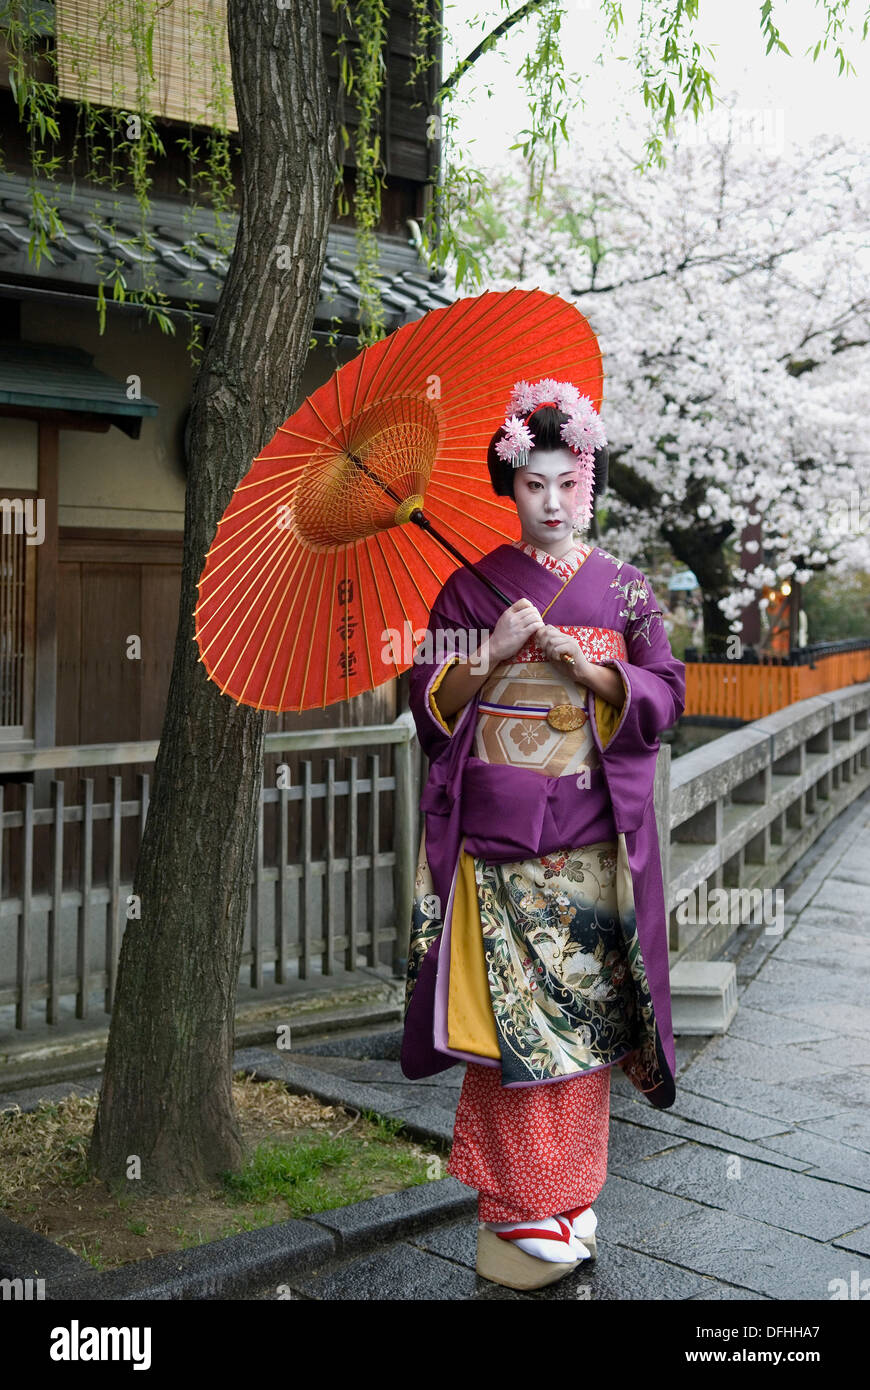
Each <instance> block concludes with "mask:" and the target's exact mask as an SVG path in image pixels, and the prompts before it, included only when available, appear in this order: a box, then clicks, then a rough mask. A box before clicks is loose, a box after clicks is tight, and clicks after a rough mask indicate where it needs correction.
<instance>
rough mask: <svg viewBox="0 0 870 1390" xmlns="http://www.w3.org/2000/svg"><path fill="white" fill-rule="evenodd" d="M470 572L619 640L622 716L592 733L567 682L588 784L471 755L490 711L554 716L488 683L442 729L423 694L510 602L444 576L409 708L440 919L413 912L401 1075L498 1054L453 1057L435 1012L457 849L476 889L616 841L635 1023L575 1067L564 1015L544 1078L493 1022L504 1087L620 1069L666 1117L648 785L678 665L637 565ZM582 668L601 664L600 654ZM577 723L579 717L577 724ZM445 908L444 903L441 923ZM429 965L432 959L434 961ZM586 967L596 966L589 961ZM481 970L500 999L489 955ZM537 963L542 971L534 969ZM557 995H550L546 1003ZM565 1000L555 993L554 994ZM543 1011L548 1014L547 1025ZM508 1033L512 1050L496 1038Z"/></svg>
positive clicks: (494, 563) (471, 580) (495, 556)
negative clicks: (582, 730)
mask: <svg viewBox="0 0 870 1390" xmlns="http://www.w3.org/2000/svg"><path fill="white" fill-rule="evenodd" d="M476 568H477V569H479V570H480V571H481V572H482V573H484V574H486V575H487V576H488V577H490V578H491V579H492V580H493V581H494V582H495V583H496V584H497V585H498V586H499V588H500V589H502V590H503V592H504V593H505V594H506V595H507V596H508V597H509V598H510V600H511V602H515V601H516V600H517V599H520V598H528V599H530V600H531V602H532V603H534V604H535V606H536V607H537V608H538V609H539V611H540V612H541V613H542V616H543V619H544V621H545V622H546V623H550V624H553V625H555V626H557V627H561V628H563V629H567V630H568V631H571V632H575V630H576V633H577V635H578V640H580V633H581V632H583V633H584V634H585V635H586V636H587V637H588V634H589V633H592V634H598V635H599V636H600V635H601V634H603V635H604V636H605V637H608V638H610V639H612V641H613V642H616V643H618V644H619V645H618V647H616V648H615V647H611V648H610V650H617V649H618V650H620V651H624V652H625V657H624V658H621V657H615V656H607V657H605V658H604V660H603V661H602V662H601V664H603V665H607V666H611V667H613V668H615V669H616V670H618V671H619V673H620V676H621V678H622V682H623V686H624V689H625V701H624V704H623V706H622V708H621V710H620V711H619V713H618V716H616V715H615V712H614V711H612V710H611V713H614V722H616V719H617V717H618V722H616V727H615V731H613V732H612V733H611V735H610V736H609V737H608V738H607V739H606V741H605V740H602V738H601V735H600V730H599V724H598V718H597V717H596V709H595V705H596V700H595V696H594V694H593V692H592V691H591V690H588V689H586V688H585V687H582V686H580V687H577V691H578V698H579V699H581V700H582V699H583V696H585V711H586V715H588V729H587V738H588V735H589V734H590V733H591V739H589V740H588V746H589V747H591V743H592V739H594V748H592V754H591V756H589V757H587V763H588V766H585V767H584V769H583V771H584V777H585V780H582V779H578V778H577V777H575V776H573V775H557V776H550V775H546V773H543V772H541V771H537V770H535V769H534V768H532V767H527V766H511V765H507V764H505V763H502V762H500V761H498V759H497V758H490V757H479V756H476V755H475V750H476V749H477V751H478V752H485V748H484V746H483V745H482V744H481V743H480V742H479V741H478V742H477V743H476V741H475V740H476V738H477V739H478V740H479V739H480V737H481V735H480V727H481V720H482V719H484V718H485V717H486V714H485V713H484V711H486V712H487V713H488V714H489V716H490V718H491V719H495V718H496V716H498V715H499V714H500V713H505V714H506V715H507V713H508V712H509V711H510V710H511V709H512V708H513V709H514V710H519V711H520V714H518V715H515V716H514V718H515V719H516V720H517V721H519V723H522V720H521V717H520V716H521V714H522V712H523V710H524V708H527V709H528V711H529V720H528V721H526V723H528V725H529V727H531V720H532V718H534V717H537V718H539V719H540V718H542V717H543V715H544V714H545V712H546V709H547V707H548V704H549V707H552V703H553V700H552V699H551V700H549V701H546V700H545V703H544V705H543V706H536V705H534V704H531V703H528V704H526V703H524V702H521V703H519V704H515V705H513V706H511V705H510V704H499V703H498V699H499V698H500V696H499V689H498V688H497V687H492V686H490V685H489V684H488V685H487V688H486V690H484V691H483V694H484V696H485V697H486V696H487V692H489V694H488V699H487V698H484V700H483V702H482V700H481V694H482V692H481V689H478V691H477V693H476V694H475V696H474V698H473V699H472V700H470V701H469V702H468V703H467V704H466V705H464V706H463V707H462V708H461V709H460V710H459V711H458V712H457V714H456V716H455V720H454V723H453V729H452V733H451V732H449V730H448V729H447V728H445V727H444V723H443V722H442V720H441V719H440V718H439V717H437V715H436V713H435V712H433V708H432V701H431V699H430V695H431V694H432V692H433V687H435V688H436V690H437V685H438V684H439V683H440V678H441V677H442V675H443V674H444V673H445V670H446V668H449V666H450V665H452V664H453V662H454V661H455V660H456V659H457V656H456V654H457V653H458V654H459V655H460V656H465V655H466V654H467V652H466V650H464V649H463V648H462V647H461V644H460V642H459V641H458V638H459V637H461V636H462V635H463V634H464V633H466V632H468V631H472V632H479V631H480V630H482V629H486V630H490V631H491V630H492V628H494V627H495V624H496V622H497V620H498V618H499V616H500V614H501V613H502V612H503V611H504V604H503V603H502V602H501V601H500V600H499V599H497V598H496V596H495V595H494V594H493V593H492V592H491V591H490V590H489V589H488V588H487V587H486V586H485V585H484V584H482V583H481V582H480V581H479V580H478V579H476V578H475V576H474V575H473V574H471V573H470V572H469V571H468V570H467V569H465V568H464V567H463V568H460V569H458V570H456V571H455V572H454V573H453V574H451V575H450V577H449V578H448V580H447V581H446V583H445V584H444V586H443V587H442V589H441V592H440V593H439V595H438V597H437V599H436V601H435V604H434V605H433V608H432V612H431V615H430V620H429V633H430V635H431V637H432V639H434V642H433V645H434V646H435V648H436V650H435V652H434V655H433V654H432V652H431V650H430V651H429V652H428V653H427V652H424V653H423V655H424V656H427V657H430V658H431V659H426V660H415V663H414V665H413V667H412V668H411V680H410V705H411V710H412V713H413V715H414V720H415V723H416V726H417V731H418V735H419V738H420V743H421V745H422V747H423V750H424V751H425V753H426V755H427V757H428V759H429V775H428V779H427V782H426V787H425V790H424V792H423V796H422V799H421V808H422V809H423V811H424V812H425V827H426V828H425V837H424V838H425V847H426V857H427V859H428V868H429V870H430V871H431V885H432V886H433V887H434V897H433V901H434V902H435V903H437V904H438V914H437V917H436V916H434V915H433V919H432V920H431V921H430V922H429V923H426V924H424V925H423V926H421V923H420V921H419V914H418V912H417V908H416V906H415V926H414V927H413V928H412V940H411V950H410V951H409V961H408V982H407V992H406V1010H405V1029H404V1038H403V1043H402V1053H401V1064H402V1071H403V1072H404V1074H405V1075H406V1076H407V1077H409V1078H411V1079H415V1078H418V1077H423V1076H430V1075H433V1074H434V1073H436V1072H439V1071H443V1070H444V1069H445V1068H447V1067H450V1066H453V1065H454V1064H455V1063H456V1062H457V1061H458V1060H461V1059H463V1058H465V1059H467V1060H469V1061H471V1060H473V1061H476V1062H482V1063H484V1064H487V1065H492V1066H496V1065H499V1063H498V1062H497V1061H496V1060H494V1058H493V1056H492V1054H490V1056H489V1057H487V1056H481V1055H476V1054H475V1053H474V1052H468V1051H463V1050H461V1049H460V1048H457V1047H455V1046H450V1045H448V1041H447V1032H446V1025H445V1007H446V1005H445V1002H444V1001H445V997H446V990H447V988H448V981H449V974H448V971H447V970H446V969H445V965H446V964H447V961H448V960H449V956H450V948H449V944H448V945H447V946H446V947H445V949H444V952H442V951H441V948H442V945H443V944H444V942H445V940H447V941H448V943H449V933H450V925H451V912H452V907H453V902H454V896H455V894H456V893H457V891H458V886H459V885H458V866H459V863H460V857H461V854H462V855H470V856H473V857H474V863H475V865H476V866H477V869H478V877H477V882H478V884H483V883H484V882H485V881H486V873H487V866H489V865H504V864H511V865H514V864H517V863H518V862H519V861H529V860H530V859H532V858H534V857H536V856H542V857H543V858H542V860H541V862H542V863H544V864H545V865H546V864H547V863H548V861H547V858H546V857H547V856H548V855H551V854H553V853H554V852H557V851H563V850H565V849H566V848H569V849H570V848H571V847H582V846H593V845H602V846H606V845H607V843H608V842H613V845H614V847H615V846H616V845H617V844H618V847H619V856H620V863H621V870H622V880H623V883H624V884H626V885H627V890H626V889H624V890H623V894H622V898H621V902H620V908H619V919H618V920H619V926H620V929H621V932H622V933H623V934H624V943H623V942H622V941H621V947H622V949H623V953H624V954H623V959H624V960H628V961H630V964H631V980H630V981H629V985H628V987H629V988H631V986H632V984H633V987H634V991H635V994H634V996H633V997H632V1000H631V1010H630V1014H629V1020H630V1029H631V1032H630V1034H629V1033H626V1031H625V1027H626V1026H628V1025H626V1024H625V1022H624V1019H623V1028H622V1032H621V1033H619V1030H618V1029H616V1030H615V1032H614V1033H613V1036H612V1037H611V1038H610V1042H609V1044H608V1043H607V1041H606V1039H605V1037H604V1033H605V1032H606V1029H605V1030H603V1031H601V1036H599V1035H598V1034H595V1037H594V1046H593V1051H592V1053H591V1054H586V1055H587V1056H588V1057H589V1058H590V1060H589V1061H587V1062H585V1063H584V1064H583V1065H582V1066H578V1065H575V1063H574V1062H572V1061H571V1060H570V1059H571V1058H576V1057H577V1056H578V1055H579V1053H577V1052H576V1051H574V1050H572V1049H571V1048H570V1046H568V1044H570V1042H571V1036H570V1027H571V1022H572V1019H575V1018H576V1017H577V1015H575V1014H572V1013H571V1012H570V1009H567V1008H566V1011H565V1012H564V1014H559V1015H558V1021H559V1023H560V1025H561V1027H562V1038H563V1040H564V1041H565V1043H566V1046H565V1048H564V1049H563V1050H562V1052H561V1053H560V1056H562V1058H563V1062H562V1065H561V1066H560V1067H554V1066H553V1065H552V1063H551V1062H550V1061H548V1057H549V1054H546V1053H545V1052H544V1051H542V1050H540V1049H538V1050H536V1049H535V1047H534V1046H533V1045H531V1044H529V1043H528V1041H526V1042H524V1043H523V1044H522V1045H519V1044H517V1043H516V1040H515V1037H514V1033H515V1031H516V1030H513V1032H511V1029H510V1028H506V1027H504V1026H502V1025H503V1020H501V1018H499V1025H500V1044H501V1048H502V1058H501V1065H502V1084H503V1085H534V1084H542V1083H546V1082H548V1081H553V1080H558V1079H561V1078H562V1077H564V1076H568V1075H577V1074H579V1073H580V1072H581V1071H584V1070H591V1069H593V1068H594V1067H595V1066H596V1065H598V1066H602V1065H612V1063H613V1062H614V1061H616V1060H619V1061H620V1064H621V1065H622V1066H623V1069H624V1071H625V1072H626V1074H627V1075H628V1076H629V1077H630V1079H631V1080H632V1082H633V1084H634V1085H635V1086H636V1087H637V1088H638V1089H639V1090H641V1091H642V1092H643V1093H644V1094H645V1095H646V1096H647V1097H648V1099H649V1101H650V1103H651V1104H652V1105H654V1106H656V1107H657V1108H660V1109H664V1108H666V1107H668V1106H670V1105H672V1104H673V1101H674V1096H675V1087H674V1070H675V1055H674V1041H673V1030H672V1024H671V1007H670V989H669V978H668V932H667V918H666V911H665V903H664V892H663V885H662V877H661V863H660V854H659V845H658V836H657V831H656V822H655V815H654V811H653V785H654V778H655V766H656V754H657V751H658V747H659V738H658V736H659V734H660V733H661V732H662V731H663V730H665V729H668V728H670V727H671V725H673V724H674V723H675V722H676V721H677V719H679V717H680V715H681V714H682V712H683V707H684V700H685V666H684V665H683V663H682V662H681V661H678V660H677V659H676V658H675V657H674V655H673V653H672V652H671V649H670V644H669V642H668V638H667V634H666V632H665V629H664V626H663V623H662V617H661V613H660V611H659V609H658V606H657V604H656V600H655V596H654V594H653V592H652V589H651V587H650V585H649V582H648V581H647V579H646V577H645V576H644V575H643V574H642V573H641V571H640V570H638V569H636V568H635V567H634V566H633V565H629V564H627V563H625V562H624V561H621V560H618V559H616V558H615V557H614V556H613V555H611V554H609V553H608V552H607V551H605V550H603V549H601V548H600V547H597V546H595V547H592V548H591V549H590V550H589V553H588V555H587V556H586V558H585V559H584V561H583V563H582V564H581V565H580V567H579V569H578V570H577V572H576V573H575V574H573V575H572V576H571V577H570V578H568V579H567V580H566V579H565V578H564V576H563V575H560V574H559V573H557V572H556V571H555V570H553V569H549V568H546V567H545V566H544V565H543V564H542V563H540V562H539V560H538V559H536V558H535V557H534V555H533V554H529V553H527V552H526V551H525V550H524V549H523V548H521V547H518V546H517V545H511V544H507V543H506V544H504V545H500V546H498V547H497V548H496V549H495V550H494V551H492V553H491V554H489V555H486V556H484V557H483V559H481V560H480V561H478V563H477V566H476ZM545 610H546V611H545ZM439 643H440V647H439ZM581 646H582V647H583V649H584V651H586V653H587V655H589V652H590V651H592V652H594V651H595V648H594V647H589V646H588V644H587V642H585V641H584V642H581ZM606 649H607V648H605V650H606ZM590 659H591V660H593V661H597V660H598V658H597V657H596V656H595V655H594V654H593V655H592V656H591V657H590ZM513 669H514V671H517V670H518V669H519V668H516V667H515V668H513ZM538 674H540V675H543V676H544V679H545V681H546V680H547V679H548V675H547V674H545V673H544V672H543V670H542V668H540V667H539V668H538ZM552 678H553V679H554V680H562V681H564V680H565V679H566V677H565V676H564V674H562V675H559V674H558V673H553V675H552ZM514 688H515V687H514ZM527 688H528V690H530V691H534V690H535V689H536V688H537V687H535V686H533V685H529V686H528V687H527ZM540 688H541V689H546V688H547V687H546V685H544V686H541V687H540ZM493 689H495V691H496V697H495V700H493V695H492V691H493ZM581 692H582V693H581ZM436 698H437V696H436ZM514 698H516V697H514ZM556 698H557V699H558V698H559V697H558V696H557V697H556ZM584 717H585V716H584V715H582V714H581V715H580V718H581V719H583V718H584ZM537 728H539V729H541V730H544V725H543V724H539V725H538V726H537ZM476 731H477V733H476ZM514 736H516V735H514ZM530 746H534V744H532V745H530ZM596 750H597V752H596ZM569 770H571V771H574V770H576V769H574V768H570V769H569ZM547 872H548V873H549V869H548V870H547ZM580 877H582V874H581V875H580ZM519 881H521V880H519ZM481 893H483V890H482V889H481ZM500 894H501V896H499V895H500ZM504 897H505V895H504V888H503V885H500V886H499V885H496V887H495V890H494V891H493V890H492V887H491V885H490V890H489V897H488V901H489V902H490V904H493V903H495V902H503V901H504ZM481 901H483V897H482V898H481ZM563 901H564V899H563ZM441 905H446V906H445V908H444V911H443V918H444V920H443V921H442V920H441ZM439 954H441V956H442V959H441V961H440V965H439ZM520 954H522V952H521V953H520ZM445 958H446V959H445ZM582 959H583V960H589V959H590V956H589V954H588V950H587V954H586V955H585V956H583V957H582ZM593 963H594V962H593ZM525 964H528V961H526V962H525ZM487 968H488V970H489V975H490V981H491V983H492V984H493V989H495V988H496V981H495V977H494V974H493V956H492V954H491V953H490V955H489V958H488V967H487ZM537 968H538V970H539V971H540V970H541V969H542V967H541V965H540V962H538V965H537ZM596 968H597V966H596ZM623 973H624V972H623ZM439 977H440V978H439ZM602 978H603V976H602ZM529 979H530V980H531V985H530V988H531V989H532V990H534V989H535V988H536V984H535V980H534V977H533V976H531V975H530V976H529ZM550 983H551V984H552V982H550ZM523 988H524V985H523V981H522V980H520V981H519V986H518V989H514V990H513V991H512V992H511V993H510V994H506V995H504V997H505V998H509V999H511V1000H514V1001H516V1000H517V998H518V997H519V996H522V994H523ZM559 993H560V991H559V990H558V989H554V997H558V996H559ZM561 993H562V995H565V991H564V990H562V991H561ZM493 997H494V998H495V995H494V996H493ZM541 997H542V996H541ZM565 997H567V996H565ZM635 999H636V1007H635ZM520 1002H522V999H521V1000H520ZM552 1012H553V1011H552V1009H551V1015H552ZM566 1020H567V1032H566V1027H565V1021H566ZM511 1027H512V1025H511ZM509 1034H510V1036H509ZM617 1034H619V1035H618V1036H617ZM508 1037H509V1042H510V1046H508V1045H507V1044H506V1042H505V1039H506V1038H508ZM596 1048H597V1049H598V1051H597V1052H596V1050H595V1049H596ZM542 1058H543V1060H542ZM565 1058H567V1059H568V1060H567V1061H565V1060H564V1059H565Z"/></svg>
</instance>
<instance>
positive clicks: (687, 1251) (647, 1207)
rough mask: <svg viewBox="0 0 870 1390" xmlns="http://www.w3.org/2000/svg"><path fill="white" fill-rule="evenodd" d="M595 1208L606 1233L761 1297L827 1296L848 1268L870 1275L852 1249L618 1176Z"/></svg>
mask: <svg viewBox="0 0 870 1390" xmlns="http://www.w3.org/2000/svg"><path fill="white" fill-rule="evenodd" d="M599 1206H600V1208H601V1210H599ZM595 1211H596V1214H597V1215H598V1219H599V1221H602V1219H603V1218H606V1219H607V1221H608V1224H609V1228H610V1238H611V1240H618V1241H619V1243H620V1244H622V1245H628V1246H630V1247H631V1248H632V1249H635V1250H640V1251H641V1252H642V1253H644V1254H647V1255H651V1256H653V1257H658V1258H659V1259H664V1260H668V1261H669V1262H670V1263H673V1264H678V1265H680V1266H682V1267H683V1268H686V1269H690V1270H693V1271H694V1272H696V1273H699V1274H709V1275H710V1276H711V1277H712V1278H715V1279H720V1280H722V1281H723V1282H725V1283H728V1284H733V1285H735V1286H737V1287H738V1288H744V1289H748V1290H752V1291H755V1292H757V1293H762V1294H764V1295H766V1296H767V1297H769V1298H774V1299H813V1300H818V1299H828V1298H830V1296H831V1287H830V1285H831V1281H832V1280H834V1279H842V1278H845V1279H846V1280H847V1281H848V1279H849V1277H850V1270H851V1269H853V1268H857V1269H858V1271H859V1278H861V1279H863V1278H867V1277H870V1261H864V1260H863V1259H862V1258H861V1256H859V1255H855V1254H852V1253H851V1252H846V1251H842V1250H837V1249H835V1247H833V1246H832V1245H825V1244H823V1243H821V1242H820V1241H815V1240H811V1239H809V1237H807V1236H799V1235H794V1234H792V1233H791V1232H789V1231H780V1230H777V1228H776V1227H774V1226H770V1225H768V1224H767V1223H766V1222H762V1221H752V1220H750V1219H748V1218H745V1217H740V1216H735V1215H734V1214H733V1213H731V1212H725V1211H716V1210H714V1209H712V1208H710V1207H702V1206H700V1205H699V1204H698V1203H696V1202H692V1201H688V1200H686V1199H685V1198H682V1197H673V1196H671V1195H670V1194H669V1193H664V1192H656V1191H655V1189H653V1188H648V1187H644V1186H643V1185H642V1184H640V1183H635V1182H628V1181H627V1180H626V1179H624V1178H619V1177H613V1178H611V1179H609V1180H608V1182H607V1184H606V1186H605V1188H604V1191H603V1193H602V1194H601V1197H600V1198H599V1199H598V1202H596V1204H595Z"/></svg>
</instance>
